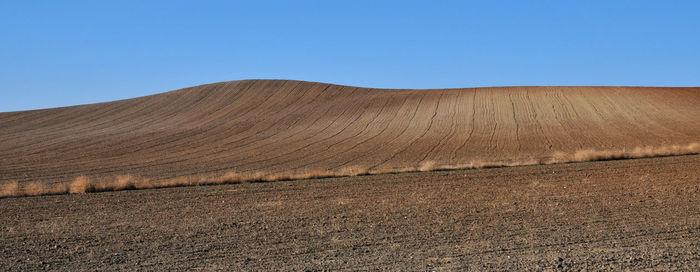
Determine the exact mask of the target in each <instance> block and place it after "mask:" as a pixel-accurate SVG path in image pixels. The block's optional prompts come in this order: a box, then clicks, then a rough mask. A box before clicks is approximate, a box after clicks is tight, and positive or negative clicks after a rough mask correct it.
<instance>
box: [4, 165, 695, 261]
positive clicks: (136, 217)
mask: <svg viewBox="0 0 700 272" xmlns="http://www.w3.org/2000/svg"><path fill="white" fill-rule="evenodd" d="M699 165H700V155H692V156H676V157H664V158H650V159H639V160H619V161H606V162H588V163H574V164H560V165H540V166H527V167H512V168H492V169H476V170H458V171H441V172H425V173H406V174H394V175H378V176H364V177H352V178H331V179H320V180H304V181H290V182H273V183H253V184H236V185H223V186H203V187H183V188H168V189H154V190H139V191H120V192H107V193H95V194H81V195H59V196H42V197H25V198H6V199H0V217H2V218H1V219H2V220H0V240H1V241H2V243H0V256H2V257H1V258H0V269H2V270H15V271H26V270H41V269H53V270H98V269H99V270H103V269H104V270H135V269H137V268H141V269H146V270H191V269H195V268H201V269H206V270H214V269H231V270H260V269H262V270H302V269H334V270H364V269H369V270H375V269H381V268H386V269H389V270H467V269H471V270H511V271H513V270H563V269H574V270H579V269H587V270H614V271H620V270H626V269H631V270H643V269H650V270H686V271H690V270H696V271H697V270H699V269H700V254H698V248H700V209H698V207H700V201H699V200H700V167H698V166H699Z"/></svg>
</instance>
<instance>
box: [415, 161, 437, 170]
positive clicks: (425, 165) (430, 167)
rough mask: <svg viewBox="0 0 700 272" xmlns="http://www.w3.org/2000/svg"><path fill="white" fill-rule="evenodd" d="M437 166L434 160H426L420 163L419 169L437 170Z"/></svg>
mask: <svg viewBox="0 0 700 272" xmlns="http://www.w3.org/2000/svg"><path fill="white" fill-rule="evenodd" d="M435 167H436V166H435V162H434V161H424V162H421V163H420V164H419V165H418V171H421V172H426V171H433V170H436V169H435Z"/></svg>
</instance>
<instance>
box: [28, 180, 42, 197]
mask: <svg viewBox="0 0 700 272" xmlns="http://www.w3.org/2000/svg"><path fill="white" fill-rule="evenodd" d="M45 194H47V190H46V189H45V188H44V185H43V184H41V183H39V182H30V183H27V185H25V186H24V195H27V196H38V195H45Z"/></svg>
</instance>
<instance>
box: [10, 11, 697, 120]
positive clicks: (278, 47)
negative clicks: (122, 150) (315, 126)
mask: <svg viewBox="0 0 700 272" xmlns="http://www.w3.org/2000/svg"><path fill="white" fill-rule="evenodd" d="M378 2H380V1H308V2H305V1H249V2H247V3H243V2H236V3H233V1H172V0H171V1H4V0H0V112H4V111H15V110H24V109H37V108H47V107H57V106H67V105H76V104H85V103H94V102H102V101H110V100H116V99H123V98H131V97H136V96H143V95H148V94H154V93H160V92H164V91H169V90H173V89H178V88H183V87H189V86H194V85H199V84H204V83H212V82H219V81H228V80H238V79H251V78H274V79H298V80H309V81H321V82H328V83H337V84H345V85H355V86H365V87H381V88H448V87H479V86H513V85H632V86H700V19H699V18H700V17H698V11H700V1H609V0H608V1H486V0H485V1H381V3H378Z"/></svg>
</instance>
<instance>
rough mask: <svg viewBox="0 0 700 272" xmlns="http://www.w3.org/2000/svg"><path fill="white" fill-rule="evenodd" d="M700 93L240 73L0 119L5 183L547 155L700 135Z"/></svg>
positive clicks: (0, 171) (0, 172)
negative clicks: (244, 76) (416, 84)
mask: <svg viewBox="0 0 700 272" xmlns="http://www.w3.org/2000/svg"><path fill="white" fill-rule="evenodd" d="M698 105H700V88H697V87H696V88H657V87H494V88H466V89H435V90H392V89H370V88H359V87H350V86H340V85H332V84H324V83H314V82H304V81H291V80H242V81H230V82H221V83H214V84H208V85H202V86H197V87H192V88H185V89H180V90H175V91H171V92H166V93H162V94H157V95H152V96H146V97H140V98H134V99H128V100H121V101H114V102H107V103H99V104H90V105H80V106H72V107H63V108H53V109H43V110H33V111H21V112H8V113H0V182H9V181H19V182H20V183H22V182H28V181H40V182H46V183H52V182H62V181H66V180H72V179H74V178H75V177H77V176H79V175H88V176H98V177H99V176H116V175H123V174H132V175H138V176H143V177H147V178H150V179H154V180H159V179H169V178H174V177H182V176H207V175H220V174H222V173H225V172H228V171H235V172H243V173H245V172H251V173H252V172H265V173H290V172H303V171H310V170H337V169H341V168H344V167H361V168H364V169H370V170H372V169H380V168H401V167H408V166H416V165H420V164H421V163H425V162H434V163H436V164H460V163H466V162H469V161H495V162H516V161H522V160H532V159H535V160H546V159H550V158H552V156H553V154H556V153H557V152H564V153H574V152H576V151H578V150H584V149H595V150H622V149H633V148H635V147H640V146H668V145H685V144H689V143H693V142H697V141H699V140H700V107H699V106H698Z"/></svg>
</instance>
